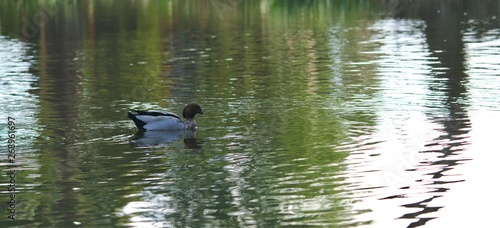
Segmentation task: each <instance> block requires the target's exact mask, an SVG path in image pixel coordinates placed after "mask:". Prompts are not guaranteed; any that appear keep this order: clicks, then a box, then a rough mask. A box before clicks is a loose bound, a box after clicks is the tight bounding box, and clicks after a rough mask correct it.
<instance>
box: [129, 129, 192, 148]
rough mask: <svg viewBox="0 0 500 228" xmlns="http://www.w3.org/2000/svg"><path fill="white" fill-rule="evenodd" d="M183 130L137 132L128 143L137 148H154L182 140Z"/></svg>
mask: <svg viewBox="0 0 500 228" xmlns="http://www.w3.org/2000/svg"><path fill="white" fill-rule="evenodd" d="M183 133H184V131H183V130H177V131H138V132H137V133H135V134H134V135H133V136H132V137H131V138H130V142H131V143H133V144H136V145H137V146H138V147H148V146H156V145H161V144H167V143H171V142H175V141H178V140H179V139H181V138H182V134H183Z"/></svg>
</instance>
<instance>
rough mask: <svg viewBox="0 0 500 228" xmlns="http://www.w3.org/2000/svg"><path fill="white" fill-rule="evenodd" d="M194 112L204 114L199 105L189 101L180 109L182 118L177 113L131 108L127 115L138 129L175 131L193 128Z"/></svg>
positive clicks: (194, 123)
mask: <svg viewBox="0 0 500 228" xmlns="http://www.w3.org/2000/svg"><path fill="white" fill-rule="evenodd" d="M196 114H202V115H203V114H205V113H204V112H203V110H202V109H201V107H200V105H198V104H196V103H190V104H188V105H186V107H185V108H184V110H183V111H182V117H184V120H182V119H181V118H180V117H179V116H178V115H177V114H175V113H172V112H166V111H156V110H151V111H141V110H131V111H129V112H128V117H129V118H130V119H131V120H132V121H134V124H135V126H136V127H137V129H139V130H140V131H175V130H183V129H184V130H195V129H196V127H197V126H196V121H194V116H195V115H196Z"/></svg>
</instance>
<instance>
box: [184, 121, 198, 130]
mask: <svg viewBox="0 0 500 228" xmlns="http://www.w3.org/2000/svg"><path fill="white" fill-rule="evenodd" d="M184 128H185V129H196V121H194V119H185V120H184Z"/></svg>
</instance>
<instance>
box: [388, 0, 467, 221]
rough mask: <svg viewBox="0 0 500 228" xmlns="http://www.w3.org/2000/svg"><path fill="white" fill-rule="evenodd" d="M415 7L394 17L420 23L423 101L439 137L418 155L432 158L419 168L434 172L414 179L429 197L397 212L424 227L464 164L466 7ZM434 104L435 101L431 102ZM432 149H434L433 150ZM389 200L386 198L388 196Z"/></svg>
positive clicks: (445, 4) (424, 4)
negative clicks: (425, 82)
mask: <svg viewBox="0 0 500 228" xmlns="http://www.w3.org/2000/svg"><path fill="white" fill-rule="evenodd" d="M420 3H422V4H420V5H418V6H417V7H416V9H417V10H414V9H415V8H413V12H402V14H407V15H399V16H403V17H406V16H408V15H411V14H413V15H415V14H414V13H415V12H416V16H417V17H419V18H420V19H422V20H424V21H425V23H426V29H425V33H426V40H427V45H428V47H429V51H430V52H431V53H432V54H431V56H432V57H433V58H434V59H436V60H437V61H435V62H434V63H432V64H431V65H430V66H431V67H432V74H433V75H434V81H433V83H431V85H430V86H429V90H430V94H428V98H427V99H428V101H429V102H431V103H432V104H430V105H429V107H428V110H429V111H428V116H431V120H432V121H433V122H435V123H438V124H440V125H441V126H442V127H443V128H442V134H441V135H440V136H439V137H437V138H435V139H434V140H433V141H432V142H431V143H429V144H427V145H426V149H425V150H424V151H422V153H427V154H432V155H436V154H437V156H436V158H437V159H434V160H433V161H429V162H425V163H422V164H421V167H422V168H423V169H429V167H433V168H436V171H433V172H430V173H428V174H427V175H428V176H430V177H431V178H430V179H428V180H418V181H419V182H422V183H423V184H424V185H426V186H429V187H431V189H432V190H431V191H430V193H433V195H432V196H431V197H429V198H427V199H424V200H421V201H419V202H415V203H411V204H405V205H402V206H403V207H407V208H413V210H414V209H417V208H418V209H419V211H417V212H412V213H407V214H404V215H402V216H401V217H400V218H401V219H408V218H409V219H415V218H418V220H416V221H415V222H412V223H410V224H409V225H408V227H417V226H421V225H424V224H425V223H426V222H427V221H429V220H431V219H433V218H435V217H430V216H427V217H422V215H424V214H428V213H433V212H436V211H438V210H440V209H441V208H442V207H441V206H428V205H429V203H430V202H431V201H433V200H434V199H436V198H439V197H441V196H442V195H443V193H444V192H447V191H448V190H449V186H447V184H450V183H454V182H461V181H464V179H463V178H462V179H461V177H460V176H458V177H454V178H453V180H449V178H448V179H446V177H449V176H447V174H446V173H447V172H448V171H450V170H453V169H454V167H455V166H457V165H459V164H461V163H462V162H463V161H464V160H467V159H464V158H463V157H461V156H460V154H461V151H463V150H464V147H465V146H466V145H467V144H468V140H467V139H468V138H469V136H468V133H469V129H470V120H469V117H468V113H467V107H468V103H467V100H468V93H467V87H466V85H467V81H468V75H467V74H466V73H465V71H466V68H465V65H464V64H465V56H464V55H465V53H464V52H465V50H464V49H465V48H464V42H463V34H462V31H463V29H462V22H463V20H464V17H465V16H464V12H466V11H465V10H466V7H465V5H464V4H462V2H461V3H460V4H457V3H456V2H452V3H450V2H443V1H426V2H420ZM437 100H439V101H437ZM436 148H437V149H436ZM388 198H390V197H388Z"/></svg>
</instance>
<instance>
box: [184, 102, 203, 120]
mask: <svg viewBox="0 0 500 228" xmlns="http://www.w3.org/2000/svg"><path fill="white" fill-rule="evenodd" d="M196 114H205V113H204V112H203V110H201V107H200V106H199V105H198V104H196V103H191V104H188V105H186V107H185V108H184V111H182V117H184V119H194V116H195V115H196Z"/></svg>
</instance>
